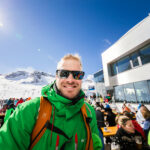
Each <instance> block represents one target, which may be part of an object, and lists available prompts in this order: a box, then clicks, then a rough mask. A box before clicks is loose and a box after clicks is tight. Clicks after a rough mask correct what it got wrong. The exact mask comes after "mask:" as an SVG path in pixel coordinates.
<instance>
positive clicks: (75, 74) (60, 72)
mask: <svg viewBox="0 0 150 150" xmlns="http://www.w3.org/2000/svg"><path fill="white" fill-rule="evenodd" d="M70 73H71V74H72V75H73V78H74V79H76V80H82V79H83V77H84V72H82V71H69V70H57V71H56V74H57V75H58V76H59V77H60V78H68V76H69V74H70Z"/></svg>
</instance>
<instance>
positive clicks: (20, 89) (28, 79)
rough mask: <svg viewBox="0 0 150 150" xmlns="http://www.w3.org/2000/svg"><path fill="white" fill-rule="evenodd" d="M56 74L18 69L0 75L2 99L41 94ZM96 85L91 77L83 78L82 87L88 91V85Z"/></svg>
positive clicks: (0, 95)
mask: <svg viewBox="0 0 150 150" xmlns="http://www.w3.org/2000/svg"><path fill="white" fill-rule="evenodd" d="M54 80H55V76H54V75H51V74H48V73H45V72H39V71H32V72H27V71H16V72H12V73H9V74H1V75H0V99H8V98H10V97H12V98H13V97H15V98H20V97H23V98H27V97H29V96H30V97H32V98H34V97H37V96H40V95H41V88H42V87H43V86H45V85H47V84H50V83H52V82H53V81H54ZM91 85H94V82H93V80H92V79H91V78H87V79H84V80H83V84H82V89H83V90H84V91H85V92H86V91H87V90H88V87H89V86H91Z"/></svg>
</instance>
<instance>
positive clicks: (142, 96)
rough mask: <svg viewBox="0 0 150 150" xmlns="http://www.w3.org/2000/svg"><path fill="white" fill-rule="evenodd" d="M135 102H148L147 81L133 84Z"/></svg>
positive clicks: (149, 100) (149, 97) (149, 96)
mask: <svg viewBox="0 0 150 150" xmlns="http://www.w3.org/2000/svg"><path fill="white" fill-rule="evenodd" d="M134 87H135V91H136V96H137V101H138V102H140V103H148V102H150V93H149V89H148V84H147V81H140V82H135V83H134Z"/></svg>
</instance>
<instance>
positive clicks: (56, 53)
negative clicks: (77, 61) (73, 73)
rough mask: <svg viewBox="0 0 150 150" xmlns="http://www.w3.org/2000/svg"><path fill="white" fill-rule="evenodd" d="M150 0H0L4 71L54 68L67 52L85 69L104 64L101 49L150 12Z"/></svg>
mask: <svg viewBox="0 0 150 150" xmlns="http://www.w3.org/2000/svg"><path fill="white" fill-rule="evenodd" d="M149 6H150V0H0V73H1V74H3V73H8V72H12V71H15V70H16V69H17V68H27V69H30V68H34V69H35V70H39V71H44V72H47V73H52V74H55V70H56V65H57V62H58V61H59V59H60V58H61V57H62V56H64V55H65V54H67V53H78V54H79V55H80V56H81V57H82V62H83V69H84V71H85V73H86V75H88V74H93V73H95V72H97V71H98V70H100V69H101V68H102V61H101V53H102V52H103V51H105V50H106V49H107V48H108V47H110V46H111V45H112V44H113V43H115V42H116V41H117V40H118V39H119V38H120V37H121V36H123V35H124V34H125V33H126V32H127V31H128V30H129V29H131V28H132V27H133V26H134V25H136V24H137V23H138V22H140V21H141V20H142V19H144V18H145V17H147V16H148V13H150V7H149Z"/></svg>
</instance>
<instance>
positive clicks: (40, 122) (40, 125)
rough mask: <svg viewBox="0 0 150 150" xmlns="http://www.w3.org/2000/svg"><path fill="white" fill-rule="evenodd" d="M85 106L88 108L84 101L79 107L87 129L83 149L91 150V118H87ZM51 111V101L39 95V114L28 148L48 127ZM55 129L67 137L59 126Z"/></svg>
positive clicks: (30, 148)
mask: <svg viewBox="0 0 150 150" xmlns="http://www.w3.org/2000/svg"><path fill="white" fill-rule="evenodd" d="M86 108H87V109H88V110H89V108H88V106H87V105H86V104H85V103H84V104H83V106H82V107H81V112H82V115H83V120H84V122H85V126H86V130H87V143H86V148H85V150H93V140H92V138H91V137H92V133H91V129H90V125H89V123H90V122H91V120H92V118H89V117H88V116H87V112H86ZM51 112H52V105H51V103H50V102H49V101H48V100H47V99H46V98H45V97H43V96H41V98H40V109H39V114H38V118H37V121H36V124H35V126H34V129H33V131H32V134H31V142H30V146H29V150H32V148H33V147H34V146H35V145H36V143H37V142H38V141H39V140H40V138H41V137H42V136H43V134H44V133H45V131H46V129H47V128H48V126H47V125H48V124H49V122H50V118H51ZM51 128H53V125H52V126H51ZM56 130H58V131H57V132H58V133H61V134H63V135H64V136H65V137H67V135H65V133H62V132H63V131H61V130H60V129H59V128H57V129H56Z"/></svg>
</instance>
